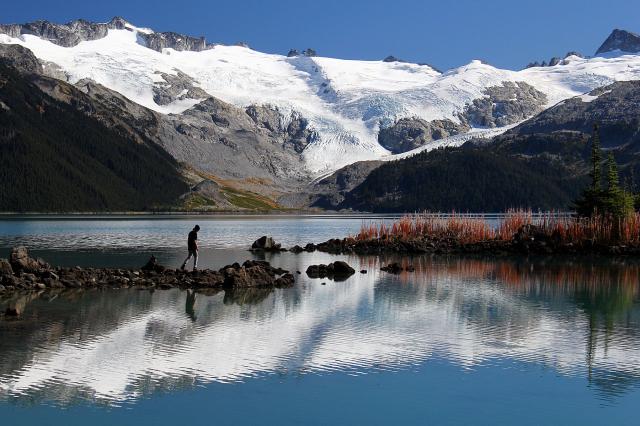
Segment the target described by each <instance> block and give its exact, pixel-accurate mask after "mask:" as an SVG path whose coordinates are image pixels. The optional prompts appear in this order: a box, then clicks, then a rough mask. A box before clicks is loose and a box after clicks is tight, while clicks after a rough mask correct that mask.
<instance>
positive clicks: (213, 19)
mask: <svg viewBox="0 0 640 426" xmlns="http://www.w3.org/2000/svg"><path fill="white" fill-rule="evenodd" d="M116 15H119V16H123V17H124V18H126V19H128V20H129V21H131V22H132V23H134V24H136V25H138V26H146V27H151V28H153V29H155V30H157V31H175V32H181V33H185V34H190V35H194V36H200V35H204V36H205V37H206V38H207V40H208V41H212V42H220V43H228V44H233V43H236V42H239V41H244V42H247V43H248V44H249V45H250V46H251V47H252V48H254V49H256V50H260V51H264V52H271V53H286V52H287V51H288V50H289V48H293V47H295V48H298V49H304V48H307V47H312V48H314V49H316V50H317V51H318V54H320V55H321V56H332V57H338V58H349V59H382V58H384V57H385V56H387V55H390V54H393V55H395V56H397V57H399V58H402V59H405V60H410V61H415V62H427V63H430V64H433V65H434V66H436V67H438V68H441V69H448V68H452V67H456V66H460V65H463V64H465V63H468V62H469V61H470V60H472V59H482V60H485V61H487V62H489V63H491V64H493V65H496V66H500V67H506V68H512V69H519V68H522V67H523V66H524V65H526V64H527V63H528V62H530V61H533V60H543V59H545V60H548V59H549V58H550V57H551V56H560V55H564V54H565V53H566V52H567V51H570V50H577V51H580V52H582V53H584V54H593V53H594V52H595V50H596V49H597V48H598V47H599V45H600V44H601V43H602V41H604V39H605V38H606V37H607V36H608V35H609V33H610V32H611V30H612V29H613V28H622V29H627V30H630V31H634V32H639V33H640V20H638V16H639V15H640V0H606V1H604V0H602V1H585V0H582V1H578V0H566V1H565V0H555V1H551V0H537V1H528V0H525V1H516V0H511V1H506V0H495V1H488V0H487V1H471V0H460V1H455V0H448V1H446V0H441V1H419V0H395V1H385V0H368V1H348V0H324V1H305V0H295V1H290V0H281V1H268V0H263V1H259V0H244V1H242V0H236V1H233V0H227V1H217V0H214V1H211V0H210V1H205V0H181V1H178V0H171V1H167V0H156V1H138V0H127V1H124V0H109V1H100V2H98V1H90V0H82V1H80V0H66V1H54V0H49V1H42V0H25V1H21V2H5V4H4V5H3V6H2V14H1V15H0V21H2V22H3V23H9V22H26V21H31V20H35V19H47V20H50V21H54V22H67V21H69V20H71V19H75V18H84V19H88V20H95V21H106V20H108V19H110V18H111V17H113V16H116Z"/></svg>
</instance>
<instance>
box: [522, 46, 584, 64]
mask: <svg viewBox="0 0 640 426" xmlns="http://www.w3.org/2000/svg"><path fill="white" fill-rule="evenodd" d="M569 56H577V57H579V58H584V56H583V55H582V53H579V52H575V51H573V50H572V51H570V52H567V54H566V55H564V59H567V58H568V57H569ZM556 65H566V61H564V60H562V59H560V58H558V57H557V56H554V57H553V58H551V59H549V62H548V63H547V61H542V62H538V61H535V62H529V64H527V66H526V67H525V68H533V67H554V66H556Z"/></svg>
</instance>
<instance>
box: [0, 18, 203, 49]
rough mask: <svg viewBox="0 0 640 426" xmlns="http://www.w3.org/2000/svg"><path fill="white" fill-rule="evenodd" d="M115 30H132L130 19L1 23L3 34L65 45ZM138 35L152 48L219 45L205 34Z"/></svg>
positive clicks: (102, 36)
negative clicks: (26, 36) (202, 35)
mask: <svg viewBox="0 0 640 426" xmlns="http://www.w3.org/2000/svg"><path fill="white" fill-rule="evenodd" d="M111 29H114V30H125V29H131V28H130V26H129V25H128V22H127V21H125V20H124V19H122V18H120V17H115V18H113V19H112V20H111V21H109V22H107V23H95V22H89V21H85V20H83V19H77V20H75V21H71V22H69V23H66V24H55V23H52V22H49V21H35V22H29V23H26V24H7V25H0V33H3V34H7V35H9V36H10V37H15V38H17V37H20V36H22V35H24V34H31V35H35V36H38V37H40V38H42V39H45V40H49V41H50V42H52V43H54V44H57V45H59V46H63V47H73V46H77V45H78V43H80V42H81V41H85V40H98V39H101V38H104V37H106V36H107V32H108V31H109V30H111ZM138 36H139V37H140V39H141V40H142V41H143V42H144V44H145V46H147V47H148V48H149V49H153V50H156V51H158V52H161V51H162V49H165V48H171V49H175V50H179V51H183V50H188V51H193V52H200V51H202V50H207V49H211V48H212V47H213V46H215V44H212V43H207V41H206V40H205V38H204V37H191V36H187V35H183V34H178V33H174V32H160V33H156V32H151V33H146V32H139V33H138Z"/></svg>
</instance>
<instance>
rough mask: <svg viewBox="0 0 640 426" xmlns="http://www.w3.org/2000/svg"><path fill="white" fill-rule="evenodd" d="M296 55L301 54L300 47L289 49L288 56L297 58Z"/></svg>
mask: <svg viewBox="0 0 640 426" xmlns="http://www.w3.org/2000/svg"><path fill="white" fill-rule="evenodd" d="M296 56H300V52H298V49H291V50H289V53H287V58H295V57H296Z"/></svg>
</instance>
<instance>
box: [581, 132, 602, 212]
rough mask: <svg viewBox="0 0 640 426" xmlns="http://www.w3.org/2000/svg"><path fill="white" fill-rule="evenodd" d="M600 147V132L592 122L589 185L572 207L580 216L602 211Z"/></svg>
mask: <svg viewBox="0 0 640 426" xmlns="http://www.w3.org/2000/svg"><path fill="white" fill-rule="evenodd" d="M601 162H602V148H601V147H600V132H599V130H598V125H597V124H594V126H593V134H592V136H591V171H590V172H589V177H590V178H591V185H590V186H589V187H588V188H586V189H585V190H584V191H583V192H582V195H581V196H580V198H578V199H577V200H576V201H574V203H573V207H574V208H575V210H576V212H577V213H578V215H580V216H585V217H589V216H593V215H594V214H598V213H604V210H606V208H605V206H604V198H605V197H604V193H603V190H602V165H601Z"/></svg>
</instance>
